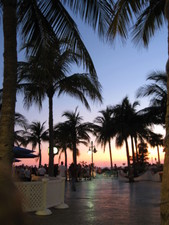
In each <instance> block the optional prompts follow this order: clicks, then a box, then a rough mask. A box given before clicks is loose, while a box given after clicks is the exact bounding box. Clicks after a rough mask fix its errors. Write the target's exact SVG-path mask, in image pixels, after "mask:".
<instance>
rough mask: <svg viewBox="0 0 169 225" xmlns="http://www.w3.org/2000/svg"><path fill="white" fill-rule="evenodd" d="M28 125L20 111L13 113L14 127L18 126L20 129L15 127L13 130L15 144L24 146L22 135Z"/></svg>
mask: <svg viewBox="0 0 169 225" xmlns="http://www.w3.org/2000/svg"><path fill="white" fill-rule="evenodd" d="M27 125H28V121H27V119H26V118H25V117H24V116H23V115H22V114H20V113H15V127H20V128H21V129H19V130H18V129H17V130H15V132H14V144H16V145H17V146H21V145H23V146H26V144H27V143H26V140H25V138H24V135H25V133H26V127H27Z"/></svg>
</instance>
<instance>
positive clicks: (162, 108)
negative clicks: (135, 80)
mask: <svg viewBox="0 0 169 225" xmlns="http://www.w3.org/2000/svg"><path fill="white" fill-rule="evenodd" d="M147 80H149V81H152V82H154V83H151V84H149V85H145V86H142V87H140V88H139V89H138V90H137V97H146V96H148V97H151V99H150V105H149V107H147V108H145V109H143V111H144V112H145V113H146V114H147V115H149V118H150V119H151V120H152V122H153V123H154V124H160V125H163V126H165V115H166V108H167V74H166V73H164V72H153V73H151V74H150V75H148V77H147Z"/></svg>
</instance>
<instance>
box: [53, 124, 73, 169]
mask: <svg viewBox="0 0 169 225" xmlns="http://www.w3.org/2000/svg"><path fill="white" fill-rule="evenodd" d="M54 144H55V145H56V146H58V147H59V149H61V152H63V153H64V155H65V166H66V168H67V148H69V149H72V147H71V135H70V131H69V125H68V123H67V122H63V123H58V124H56V125H55V126H54Z"/></svg>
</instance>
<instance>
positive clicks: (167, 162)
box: [160, 0, 169, 225]
mask: <svg viewBox="0 0 169 225" xmlns="http://www.w3.org/2000/svg"><path fill="white" fill-rule="evenodd" d="M165 10H166V11H165V14H166V17H167V20H168V57H169V0H166V5H165ZM166 73H167V112H166V118H165V119H166V121H165V124H166V137H165V159H164V168H163V178H162V187H161V208H160V213H161V225H167V224H169V191H168V190H169V179H168V178H169V58H168V61H167V65H166Z"/></svg>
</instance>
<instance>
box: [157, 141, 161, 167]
mask: <svg viewBox="0 0 169 225" xmlns="http://www.w3.org/2000/svg"><path fill="white" fill-rule="evenodd" d="M157 156H158V164H161V161H160V150H159V146H158V145H157Z"/></svg>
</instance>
